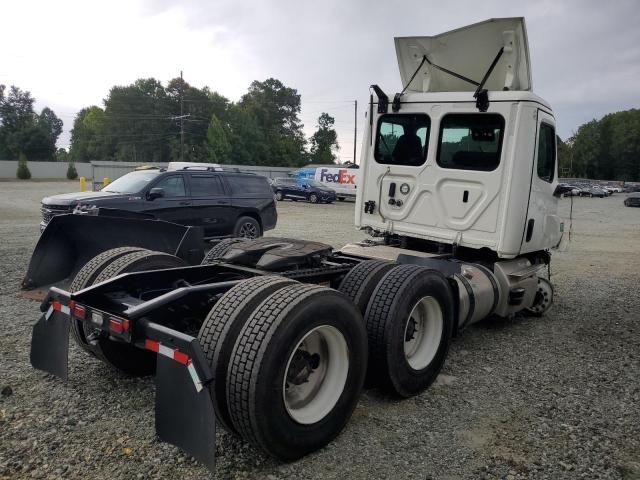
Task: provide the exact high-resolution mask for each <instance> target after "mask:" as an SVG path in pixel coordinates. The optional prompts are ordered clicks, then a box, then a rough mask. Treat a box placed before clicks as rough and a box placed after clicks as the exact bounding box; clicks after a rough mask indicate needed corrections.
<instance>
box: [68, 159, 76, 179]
mask: <svg viewBox="0 0 640 480" xmlns="http://www.w3.org/2000/svg"><path fill="white" fill-rule="evenodd" d="M67 178H68V179H69V180H75V179H76V178H78V171H77V170H76V166H75V164H74V163H73V162H69V168H67Z"/></svg>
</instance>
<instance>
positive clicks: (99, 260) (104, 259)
mask: <svg viewBox="0 0 640 480" xmlns="http://www.w3.org/2000/svg"><path fill="white" fill-rule="evenodd" d="M141 250H144V248H141V247H118V248H112V249H111V250H106V251H104V252H102V253H100V254H98V255H96V256H95V257H93V258H92V259H91V260H89V261H88V262H87V263H85V264H84V266H83V267H82V268H81V269H80V270H79V271H78V273H77V274H76V276H75V277H74V279H73V281H72V282H71V285H70V286H69V291H71V292H77V291H78V290H82V289H83V288H87V287H88V286H90V285H93V284H94V283H95V280H96V278H97V277H98V275H99V274H100V272H101V271H102V270H103V269H104V268H105V267H106V266H107V265H108V264H109V263H111V262H112V261H114V260H115V259H117V258H120V257H122V256H124V255H126V254H128V253H133V252H139V251H141ZM71 335H72V336H73V339H74V340H75V342H76V343H77V344H78V346H79V347H80V348H82V349H83V350H84V351H85V352H88V353H90V354H91V355H94V356H95V355H96V352H95V351H94V348H93V347H92V345H90V344H89V342H87V337H86V335H85V331H84V322H83V321H82V320H73V321H72V322H71Z"/></svg>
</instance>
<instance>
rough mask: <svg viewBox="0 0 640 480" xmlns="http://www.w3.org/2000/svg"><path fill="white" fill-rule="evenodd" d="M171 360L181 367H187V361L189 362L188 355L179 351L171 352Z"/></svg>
mask: <svg viewBox="0 0 640 480" xmlns="http://www.w3.org/2000/svg"><path fill="white" fill-rule="evenodd" d="M173 359H174V360H175V361H176V362H178V363H181V364H183V365H187V364H188V363H189V361H190V360H191V359H190V358H189V355H187V354H186V353H183V352H181V351H180V350H174V351H173Z"/></svg>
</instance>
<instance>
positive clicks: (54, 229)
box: [22, 214, 204, 290]
mask: <svg viewBox="0 0 640 480" xmlns="http://www.w3.org/2000/svg"><path fill="white" fill-rule="evenodd" d="M202 235H203V234H202V229H201V228H200V227H186V226H183V225H177V224H175V223H170V222H165V221H162V220H144V219H137V218H119V217H111V216H101V215H99V216H94V215H73V214H69V215H57V216H55V217H53V218H52V219H51V221H50V222H49V224H48V225H47V228H45V229H44V231H43V232H42V235H41V236H40V238H39V239H38V243H37V244H36V247H35V249H34V251H33V254H32V255H31V259H30V260H29V268H28V269H27V273H26V275H25V277H24V279H23V281H22V288H23V289H27V290H32V289H35V288H40V287H43V286H46V285H51V284H55V285H58V286H60V287H65V286H66V285H68V284H69V283H71V281H72V280H73V277H75V275H76V273H78V271H79V270H80V269H81V268H82V267H83V266H84V265H85V264H86V263H87V262H88V261H89V260H91V259H92V258H93V257H95V256H96V255H98V254H99V253H102V252H104V251H106V250H109V249H110V248H116V247H123V246H129V247H141V248H146V249H149V250H154V251H158V252H165V253H169V254H172V255H176V256H178V257H180V258H182V259H183V260H186V261H187V262H188V263H189V264H191V265H198V264H199V263H200V262H201V261H202V258H203V256H204V251H203V248H202V245H203V244H204V241H203V236H202Z"/></svg>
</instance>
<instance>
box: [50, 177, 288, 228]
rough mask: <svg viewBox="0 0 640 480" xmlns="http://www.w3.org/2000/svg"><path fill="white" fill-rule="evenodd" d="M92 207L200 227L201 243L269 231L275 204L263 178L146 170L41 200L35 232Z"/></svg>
mask: <svg viewBox="0 0 640 480" xmlns="http://www.w3.org/2000/svg"><path fill="white" fill-rule="evenodd" d="M95 208H110V209H118V210H126V211H129V212H136V213H139V214H147V215H148V216H151V217H154V218H158V219H161V220H166V221H169V222H173V223H178V224H181V225H194V226H201V227H203V229H204V236H205V238H219V237H227V236H237V237H248V238H256V237H259V236H261V235H262V234H263V232H264V231H265V230H271V229H273V228H275V226H276V222H277V218H278V216H277V212H276V204H275V201H274V199H273V193H272V192H271V188H270V186H269V182H268V181H267V179H266V178H265V177H262V176H259V175H253V174H248V173H238V172H224V171H220V169H219V167H217V166H216V167H212V168H206V167H204V168H203V167H199V168H195V167H194V168H190V167H189V166H185V167H183V168H182V169H179V170H167V169H157V168H153V169H147V170H140V171H135V172H130V173H127V174H126V175H124V176H122V177H120V178H118V179H117V180H115V181H114V182H112V183H110V184H109V185H107V186H106V187H104V188H103V189H102V190H100V191H98V192H77V193H65V194H62V195H54V196H52V197H47V198H44V199H43V200H42V222H41V223H40V231H42V230H44V228H45V227H46V226H47V224H48V223H49V220H51V218H52V217H53V216H55V215H60V214H63V213H72V212H73V211H74V210H76V209H79V210H85V211H89V210H92V209H95Z"/></svg>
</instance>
